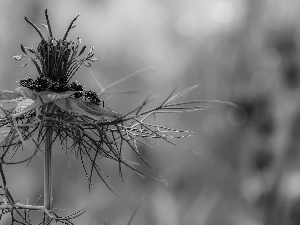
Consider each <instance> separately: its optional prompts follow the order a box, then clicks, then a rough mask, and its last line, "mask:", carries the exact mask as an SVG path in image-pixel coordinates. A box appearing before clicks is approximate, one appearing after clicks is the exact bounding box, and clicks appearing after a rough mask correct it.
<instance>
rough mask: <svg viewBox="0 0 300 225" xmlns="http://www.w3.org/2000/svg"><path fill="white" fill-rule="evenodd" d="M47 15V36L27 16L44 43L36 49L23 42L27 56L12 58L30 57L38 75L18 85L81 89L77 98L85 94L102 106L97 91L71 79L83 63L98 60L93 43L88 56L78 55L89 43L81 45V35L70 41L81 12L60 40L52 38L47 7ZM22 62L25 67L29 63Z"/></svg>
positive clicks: (48, 89) (60, 89) (76, 95)
mask: <svg viewBox="0 0 300 225" xmlns="http://www.w3.org/2000/svg"><path fill="white" fill-rule="evenodd" d="M45 16H46V21H47V25H43V26H44V27H45V28H46V31H47V38H46V37H45V35H44V34H43V33H42V31H41V30H40V29H39V28H38V27H37V26H36V25H35V24H34V23H33V22H31V21H30V20H29V19H27V18H26V17H25V20H26V21H27V22H28V23H29V24H30V25H31V26H32V27H33V28H34V29H35V30H36V31H37V33H38V34H39V36H40V37H41V42H40V43H39V45H38V47H37V48H34V47H28V46H23V45H21V49H22V52H23V53H24V55H17V56H13V58H14V59H15V60H22V59H23V58H24V57H27V58H28V59H29V61H30V62H32V63H33V64H34V65H35V67H36V69H37V71H38V77H37V78H36V79H32V78H31V77H28V78H26V79H21V80H20V81H19V84H20V85H21V86H23V87H26V88H28V89H30V90H32V91H36V92H41V91H52V92H66V91H78V92H77V93H76V94H75V97H76V98H81V97H84V98H85V99H88V100H90V101H91V102H93V103H94V104H98V105H99V104H100V103H101V100H100V99H99V98H98V96H97V94H96V93H95V92H93V91H88V90H85V89H84V85H82V84H80V83H79V82H76V81H74V82H72V83H70V80H71V78H72V77H73V76H74V74H75V73H76V72H77V71H78V69H79V68H80V67H81V66H83V65H84V66H87V67H89V66H91V63H92V62H94V61H97V60H98V58H97V57H95V56H94V52H93V50H94V46H91V47H90V50H89V52H88V54H87V55H86V56H85V57H83V58H79V57H80V56H81V55H82V54H83V53H84V52H85V50H86V45H84V46H83V47H80V43H81V39H80V38H79V37H78V38H77V40H76V41H68V40H67V37H68V34H69V32H70V30H71V29H72V28H74V27H75V25H74V22H75V21H76V19H77V18H78V16H79V15H78V16H76V17H75V18H74V19H73V20H72V21H71V23H70V25H69V26H68V28H67V30H66V31H65V33H64V35H63V37H62V38H58V39H57V38H55V37H53V34H52V28H51V25H50V21H49V17H48V13H47V9H46V10H45ZM23 65H24V66H26V65H27V63H25V64H23Z"/></svg>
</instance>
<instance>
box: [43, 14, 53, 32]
mask: <svg viewBox="0 0 300 225" xmlns="http://www.w3.org/2000/svg"><path fill="white" fill-rule="evenodd" d="M45 16H46V20H47V26H48V30H49V35H50V38H52V37H53V35H52V30H51V26H50V21H49V16H48V11H47V9H46V10H45Z"/></svg>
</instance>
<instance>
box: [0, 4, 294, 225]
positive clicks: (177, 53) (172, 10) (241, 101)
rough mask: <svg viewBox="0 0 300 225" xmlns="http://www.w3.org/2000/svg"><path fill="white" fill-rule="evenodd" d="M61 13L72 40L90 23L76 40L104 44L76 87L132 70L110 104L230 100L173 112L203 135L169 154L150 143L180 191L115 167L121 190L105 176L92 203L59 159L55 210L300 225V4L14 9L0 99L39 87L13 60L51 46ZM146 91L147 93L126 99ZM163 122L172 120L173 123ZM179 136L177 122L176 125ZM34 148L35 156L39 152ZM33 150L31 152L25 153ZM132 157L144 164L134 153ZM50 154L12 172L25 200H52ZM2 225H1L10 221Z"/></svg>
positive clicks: (155, 162)
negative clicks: (175, 97)
mask: <svg viewBox="0 0 300 225" xmlns="http://www.w3.org/2000/svg"><path fill="white" fill-rule="evenodd" d="M45 8H48V10H49V15H50V21H51V24H52V30H53V31H54V35H55V36H56V37H60V36H61V35H62V34H63V32H64V30H65V29H66V28H67V26H68V24H69V22H70V21H71V19H72V18H73V17H74V16H76V15H77V14H78V13H80V14H81V16H80V17H79V19H78V20H77V22H76V24H77V27H76V28H75V29H74V30H72V31H71V33H70V38H73V39H75V38H77V37H78V36H79V37H80V38H81V39H82V42H83V44H87V45H88V46H89V45H94V46H95V53H96V56H98V57H100V61H99V62H97V63H94V64H93V66H92V67H91V68H89V69H87V68H82V69H81V70H79V72H78V73H77V75H76V76H75V77H74V79H76V80H78V81H80V82H83V83H85V84H86V86H87V88H89V89H92V90H95V91H97V90H100V87H99V84H101V85H102V86H104V87H105V86H107V85H109V84H111V83H113V82H115V81H117V80H119V79H121V78H123V77H125V76H126V75H128V74H132V73H135V72H137V71H139V72H138V73H139V75H138V76H135V77H132V78H130V79H128V80H126V81H125V82H123V83H121V84H119V85H117V86H115V87H114V88H113V89H112V91H114V92H116V93H115V94H113V95H112V96H110V97H109V98H107V99H106V102H107V103H106V104H108V105H109V106H110V107H111V108H113V109H114V110H117V111H119V112H123V113H125V112H128V111H129V110H130V109H132V108H135V107H136V106H137V105H138V104H140V103H141V102H142V101H143V100H144V99H145V97H146V96H148V95H149V94H151V95H153V96H156V98H155V100H154V103H155V102H160V101H162V100H163V99H164V98H165V97H166V96H167V95H168V93H170V92H171V91H172V90H173V88H174V87H176V86H177V87H178V90H180V89H184V88H187V87H189V86H191V85H194V84H199V87H198V88H197V89H195V90H194V91H193V92H191V93H190V94H189V95H188V96H186V97H185V99H186V100H188V99H204V100H211V99H219V100H227V101H231V102H234V103H236V104H237V105H238V107H236V108H233V107H229V106H224V105H219V104H212V105H211V108H210V110H209V111H205V112H193V113H190V114H182V115H172V116H170V118H169V119H170V121H168V122H174V124H176V126H177V127H178V128H181V129H187V130H193V131H195V133H196V135H195V136H194V137H191V138H187V139H183V140H180V141H179V142H177V143H178V144H180V145H183V146H186V147H188V148H191V149H194V150H195V151H197V152H198V153H200V156H199V155H195V154H193V153H191V152H187V151H184V150H182V149H179V148H176V147H174V146H172V145H169V144H164V143H160V145H153V147H152V148H148V147H146V146H139V149H140V152H141V154H142V155H144V157H145V158H146V159H147V160H148V161H149V162H150V164H151V165H152V167H153V170H155V172H153V171H151V170H149V169H148V168H147V167H145V166H143V165H140V166H139V169H141V170H144V171H147V172H149V173H153V175H157V176H158V175H160V176H161V177H163V178H164V179H166V181H167V182H158V181H155V180H153V179H149V178H142V177H140V176H138V175H137V174H136V173H134V172H132V171H130V170H128V169H124V170H123V175H124V182H122V180H121V179H120V178H119V176H118V166H117V164H116V163H114V162H111V161H109V160H107V161H102V163H101V168H102V169H103V170H104V171H105V172H106V174H107V175H108V176H109V177H110V178H109V179H108V183H109V184H110V186H111V187H112V189H113V190H114V191H115V192H116V195H115V194H113V193H112V192H111V191H110V190H109V189H108V188H107V187H106V186H105V185H104V184H103V182H101V181H100V179H98V180H97V179H95V180H94V182H93V183H94V188H93V189H92V190H91V192H90V193H89V191H88V182H87V180H86V178H85V174H84V171H83V169H82V167H81V165H80V162H78V161H77V159H76V157H75V156H74V155H70V154H65V152H64V151H62V150H61V148H59V147H57V149H56V150H55V154H54V161H55V162H54V171H53V172H54V205H55V207H57V208H61V209H67V211H61V212H59V213H60V214H61V215H68V214H71V213H74V212H76V211H77V210H80V209H82V208H84V207H85V206H88V207H89V209H88V211H87V213H85V214H84V215H82V216H81V217H79V218H78V219H76V220H75V222H76V224H86V225H96V224H105V223H106V224H107V225H121V224H127V222H128V221H129V219H130V217H131V215H132V214H133V212H134V210H135V209H136V207H137V206H138V204H139V202H140V201H141V199H142V197H143V196H144V195H145V194H147V196H146V197H145V198H144V200H143V202H142V204H141V206H140V208H139V210H138V212H137V214H136V216H135V218H134V220H133V221H132V223H131V224H132V225H241V224H242V225H282V224H285V225H296V224H300V160H299V159H300V155H299V144H300V143H299V141H298V139H299V136H300V101H299V97H300V90H299V85H300V76H299V72H300V51H299V47H300V24H299V18H300V16H299V15H300V2H299V1H297V0H285V1H281V0H126V1H124V0H52V1H45V0H22V1H21V0H19V1H17V0H2V1H1V6H0V40H1V41H0V89H1V90H3V89H5V90H14V89H15V88H16V87H17V82H16V81H17V80H18V79H21V78H24V77H26V76H31V77H35V76H36V71H35V69H34V67H33V66H32V65H29V66H27V67H25V68H22V69H20V67H19V65H20V64H19V62H16V61H14V60H13V59H12V58H11V56H12V55H17V54H21V49H20V44H21V43H23V44H24V45H29V46H36V45H37V44H38V43H39V37H38V35H37V34H36V32H35V31H34V30H33V28H32V27H31V26H30V25H29V24H27V23H26V22H25V20H24V16H26V17H28V18H29V19H30V20H31V21H33V22H34V23H36V24H37V25H38V26H39V27H41V25H42V24H43V23H46V22H45V18H44V9H45ZM122 91H136V93H135V94H120V93H117V92H122ZM158 122H162V123H164V122H166V121H165V120H163V121H160V120H159V118H158ZM174 126H175V125H174ZM28 151H29V152H30V149H28ZM24 154H25V153H24ZM124 156H125V157H127V158H129V159H135V156H134V154H133V153H131V152H130V151H126V149H124ZM42 164H43V158H42V156H41V155H39V156H37V157H36V158H35V159H34V160H33V161H32V162H31V163H30V164H29V165H25V164H24V165H19V166H13V167H7V168H6V171H5V172H6V173H7V174H8V183H9V187H10V188H11V189H12V193H13V195H14V196H15V198H16V199H19V201H20V202H22V203H26V202H28V203H31V204H33V203H34V202H36V201H37V202H38V204H40V203H41V199H39V196H40V195H41V194H42V191H43V186H42V182H43V181H42V177H43V170H42ZM8 222H9V219H8V217H3V220H2V221H0V224H8Z"/></svg>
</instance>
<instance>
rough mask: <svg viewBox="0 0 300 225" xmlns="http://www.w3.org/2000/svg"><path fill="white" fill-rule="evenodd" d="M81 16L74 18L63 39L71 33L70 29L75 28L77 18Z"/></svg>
mask: <svg viewBox="0 0 300 225" xmlns="http://www.w3.org/2000/svg"><path fill="white" fill-rule="evenodd" d="M78 17H79V14H78V15H77V16H76V17H75V18H74V19H73V20H72V22H71V23H70V25H69V27H68V29H67V30H66V32H65V33H64V36H63V39H62V40H63V41H64V40H66V38H67V36H68V34H69V31H70V30H71V29H72V28H73V24H74V22H75V20H77V18H78Z"/></svg>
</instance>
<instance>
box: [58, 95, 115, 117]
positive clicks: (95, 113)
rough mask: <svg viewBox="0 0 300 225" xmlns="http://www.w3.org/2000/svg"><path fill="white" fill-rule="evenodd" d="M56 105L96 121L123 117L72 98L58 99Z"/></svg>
mask: <svg viewBox="0 0 300 225" xmlns="http://www.w3.org/2000/svg"><path fill="white" fill-rule="evenodd" d="M54 103H55V104H56V105H57V106H58V107H59V108H61V109H62V110H65V111H68V112H72V113H76V114H79V115H85V116H88V117H90V118H93V119H96V120H99V119H102V118H103V117H112V118H117V117H119V116H121V115H120V114H118V113H115V112H113V111H112V110H110V109H108V108H104V107H102V106H99V105H94V104H93V103H90V102H85V101H81V100H77V99H72V98H63V99H57V100H55V101H54Z"/></svg>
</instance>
